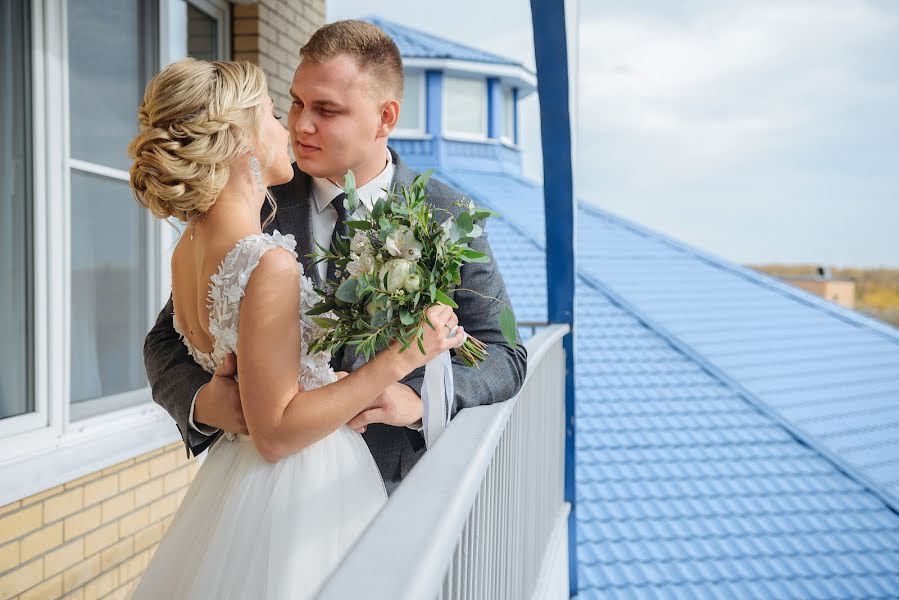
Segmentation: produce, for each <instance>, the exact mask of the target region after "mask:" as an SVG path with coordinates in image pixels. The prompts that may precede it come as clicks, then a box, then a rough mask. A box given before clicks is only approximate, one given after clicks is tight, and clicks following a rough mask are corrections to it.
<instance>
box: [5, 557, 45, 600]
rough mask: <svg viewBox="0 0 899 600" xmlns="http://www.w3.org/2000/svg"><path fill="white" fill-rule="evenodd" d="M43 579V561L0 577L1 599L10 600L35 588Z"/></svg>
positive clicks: (34, 562) (36, 561)
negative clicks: (6, 599) (8, 599)
mask: <svg viewBox="0 0 899 600" xmlns="http://www.w3.org/2000/svg"><path fill="white" fill-rule="evenodd" d="M43 579H44V561H43V559H38V560H35V561H32V562H30V563H28V564H27V565H24V566H21V567H19V568H17V569H16V570H15V571H10V572H9V573H7V574H6V575H3V576H0V593H2V594H3V598H12V597H13V596H15V595H16V594H19V593H21V592H23V591H25V590H27V589H28V588H31V587H34V586H36V585H37V584H39V583H40V582H41V581H42V580H43Z"/></svg>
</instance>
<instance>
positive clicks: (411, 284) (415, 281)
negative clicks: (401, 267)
mask: <svg viewBox="0 0 899 600" xmlns="http://www.w3.org/2000/svg"><path fill="white" fill-rule="evenodd" d="M420 288H421V277H419V276H418V273H410V274H409V276H408V277H406V281H405V283H403V289H404V290H406V291H407V292H409V293H410V294H411V293H414V292H417V291H418V290H419V289H420Z"/></svg>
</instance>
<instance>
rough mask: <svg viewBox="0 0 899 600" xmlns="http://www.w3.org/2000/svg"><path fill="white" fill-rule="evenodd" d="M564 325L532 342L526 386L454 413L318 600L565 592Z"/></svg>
mask: <svg viewBox="0 0 899 600" xmlns="http://www.w3.org/2000/svg"><path fill="white" fill-rule="evenodd" d="M566 333H568V326H567V325H551V326H549V327H547V328H546V329H544V330H542V331H540V333H538V334H537V335H536V336H534V337H533V338H531V339H530V340H528V342H527V344H526V347H527V350H528V372H527V377H526V379H525V382H524V385H523V386H522V388H521V391H520V392H519V393H518V395H516V396H515V397H514V398H512V399H510V400H508V401H506V402H501V403H499V404H493V405H490V406H478V407H475V408H468V409H465V410H463V411H461V412H460V413H459V414H458V415H457V416H456V418H455V419H453V421H452V423H451V424H450V426H449V427H448V428H447V430H446V431H445V432H444V434H443V436H442V437H441V438H440V440H439V441H438V442H437V443H436V444H435V445H434V447H433V448H431V449H430V450H428V452H427V453H426V454H425V455H424V456H423V457H422V459H421V460H420V461H419V462H418V464H417V465H416V466H415V467H414V468H413V469H412V471H411V472H410V473H409V475H408V476H407V477H406V478H405V480H404V481H403V483H402V484H401V485H400V486H399V487H398V488H397V490H396V491H395V492H394V494H393V495H392V496H391V497H390V500H389V501H388V502H387V504H386V506H385V507H384V509H383V510H382V511H381V513H380V514H379V515H378V516H377V518H376V519H375V520H374V521H373V522H372V524H371V525H370V526H369V528H368V529H367V530H366V531H365V533H364V534H363V535H362V537H361V538H360V540H359V542H358V543H357V544H356V546H355V547H354V548H353V549H352V550H351V551H350V553H349V555H348V556H347V557H346V559H345V560H344V561H343V563H342V564H341V565H340V567H339V568H338V569H337V570H336V572H335V573H334V574H333V576H332V577H331V579H330V580H329V581H328V583H327V584H326V585H325V587H324V588H323V590H322V591H321V593H320V595H319V598H320V599H322V600H345V599H346V598H366V599H368V600H379V599H384V600H387V599H390V600H404V599H405V600H421V599H425V598H439V599H441V600H449V599H451V598H458V599H465V600H468V599H480V598H487V599H490V600H493V599H495V598H497V599H498V598H510V599H514V600H522V599H528V598H559V599H561V598H568V555H567V553H568V526H567V520H568V510H569V507H568V505H567V503H565V501H564V499H563V486H564V473H565V469H564V460H565V458H564V448H565V437H564V436H565V354H564V349H563V347H562V338H563V337H564V336H565V334H566Z"/></svg>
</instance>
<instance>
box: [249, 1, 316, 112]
mask: <svg viewBox="0 0 899 600" xmlns="http://www.w3.org/2000/svg"><path fill="white" fill-rule="evenodd" d="M233 18H234V20H233V22H232V32H233V34H234V40H233V44H232V46H231V48H232V53H233V55H234V58H235V59H244V60H249V61H251V62H254V63H256V64H258V65H259V66H261V67H262V68H263V70H264V71H265V74H266V75H267V76H268V84H269V91H270V93H271V96H272V99H273V100H274V101H275V107H276V109H277V110H278V111H280V112H281V113H286V112H287V109H288V107H289V106H290V96H288V94H287V90H288V89H289V88H290V82H291V80H292V79H293V72H294V70H295V69H296V67H297V64H299V62H300V48H301V47H302V46H303V44H305V43H306V40H308V39H309V37H310V36H311V35H312V33H313V32H314V31H315V30H316V29H318V28H319V27H321V26H322V25H324V23H325V2H324V0H262V1H260V2H258V3H252V4H238V5H235V6H234V10H233Z"/></svg>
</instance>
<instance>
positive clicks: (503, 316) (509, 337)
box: [499, 305, 518, 348]
mask: <svg viewBox="0 0 899 600" xmlns="http://www.w3.org/2000/svg"><path fill="white" fill-rule="evenodd" d="M499 329H500V331H502V333H503V337H504V338H506V341H507V342H508V343H509V345H510V346H512V347H513V348H514V347H516V346H518V342H517V329H518V326H517V325H516V324H515V313H513V312H512V309H511V308H509V306H508V305H505V306H503V309H502V310H501V311H500V313H499Z"/></svg>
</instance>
